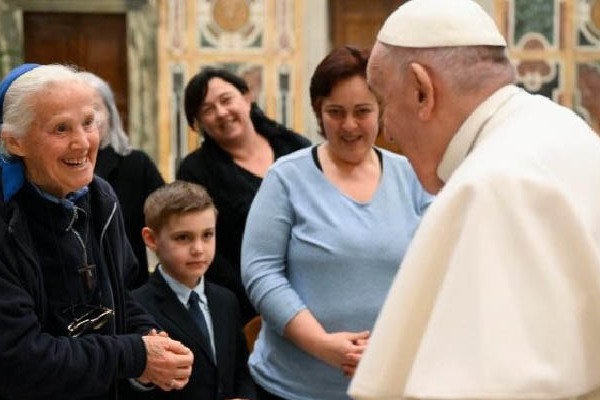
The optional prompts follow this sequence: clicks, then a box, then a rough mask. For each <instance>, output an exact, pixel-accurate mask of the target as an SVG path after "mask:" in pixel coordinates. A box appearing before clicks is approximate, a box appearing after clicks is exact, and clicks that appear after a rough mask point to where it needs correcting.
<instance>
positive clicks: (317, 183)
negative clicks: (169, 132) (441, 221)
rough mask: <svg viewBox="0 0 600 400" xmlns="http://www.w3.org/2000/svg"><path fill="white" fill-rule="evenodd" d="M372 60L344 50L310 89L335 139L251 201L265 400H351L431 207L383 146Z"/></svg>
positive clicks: (258, 364)
mask: <svg viewBox="0 0 600 400" xmlns="http://www.w3.org/2000/svg"><path fill="white" fill-rule="evenodd" d="M367 60H368V52H366V51H359V50H356V49H354V48H351V47H344V48H340V49H337V50H334V51H333V52H332V53H330V54H329V55H328V56H327V57H326V58H325V59H324V60H323V61H322V62H321V64H319V66H318V67H317V69H316V71H315V73H314V75H313V77H312V80H311V88H310V94H311V101H312V106H313V109H314V111H315V114H316V116H317V119H318V120H319V123H320V126H321V130H322V134H323V135H324V136H325V138H326V141H325V142H324V143H323V144H321V145H319V146H315V147H312V148H308V149H303V150H299V151H297V152H295V153H293V154H291V155H288V156H286V157H283V158H281V159H280V160H279V161H278V162H276V163H275V164H274V165H273V166H272V168H271V169H270V170H269V171H268V173H267V175H266V177H265V179H264V181H263V183H262V185H261V187H260V189H259V191H258V193H257V195H256V198H255V199H254V202H253V203H252V207H251V209H250V213H249V216H248V222H247V225H246V231H245V235H244V240H243V244H242V280H243V282H244V285H245V287H246V291H247V292H248V295H249V298H250V300H251V301H252V303H253V305H254V306H255V307H256V309H257V310H258V312H259V313H260V314H261V315H262V318H263V325H262V328H261V332H260V334H259V336H258V339H257V341H256V343H255V347H254V351H253V352H252V354H251V356H250V361H249V364H250V370H251V373H252V375H253V377H254V379H255V380H256V382H257V383H258V385H259V400H269V399H285V400H314V399H328V400H337V399H344V400H345V399H348V396H347V395H346V389H347V386H348V383H349V378H348V376H349V375H351V374H352V373H353V371H354V368H355V366H356V364H357V363H358V361H359V360H360V356H361V354H362V351H363V350H364V348H365V347H366V345H367V343H368V337H369V331H370V330H371V329H372V327H373V324H374V322H375V319H376V317H377V313H378V312H379V309H380V307H381V306H382V304H383V301H384V299H385V297H386V294H387V291H388V289H389V287H390V285H391V283H392V279H393V277H394V276H395V274H396V272H397V271H398V266H399V265H400V262H401V261H402V258H403V256H404V253H405V251H406V249H407V247H408V243H409V242H410V240H411V238H412V236H413V233H414V231H415V229H416V227H417V225H418V224H419V221H420V219H421V216H422V214H423V212H424V210H425V209H426V208H427V206H428V205H429V203H430V201H431V199H432V198H431V196H429V195H428V194H427V193H426V192H425V191H424V190H423V188H422V187H421V185H420V184H419V182H418V180H417V177H416V175H415V173H414V171H413V170H412V168H411V167H410V164H409V163H408V161H407V160H406V158H404V157H402V156H399V155H396V154H393V153H390V152H387V151H385V150H380V149H377V148H375V147H373V145H374V142H375V138H376V136H377V134H378V131H379V127H378V116H379V106H378V104H377V101H376V99H375V97H374V96H373V94H372V93H371V92H370V91H369V89H368V86H367V83H366V65H367Z"/></svg>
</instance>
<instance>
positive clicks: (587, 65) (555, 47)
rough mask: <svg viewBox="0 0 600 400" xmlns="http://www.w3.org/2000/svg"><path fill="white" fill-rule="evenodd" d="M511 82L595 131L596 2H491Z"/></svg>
mask: <svg viewBox="0 0 600 400" xmlns="http://www.w3.org/2000/svg"><path fill="white" fill-rule="evenodd" d="M494 10H495V18H496V22H497V23H498V26H499V27H500V29H501V30H502V31H503V33H504V34H505V36H506V37H507V38H508V43H509V53H510V56H511V58H512V59H513V60H514V63H515V66H516V68H517V83H518V85H519V86H521V87H523V88H525V89H526V90H527V91H529V92H531V93H537V94H541V95H544V96H546V97H549V98H551V99H552V100H554V101H556V102H559V103H561V104H563V105H565V106H568V107H571V108H572V109H573V110H574V111H576V112H577V113H578V114H579V115H581V116H582V117H583V118H585V119H586V121H588V123H589V124H590V125H591V126H593V127H594V129H595V130H596V131H597V132H600V0H495V4H494Z"/></svg>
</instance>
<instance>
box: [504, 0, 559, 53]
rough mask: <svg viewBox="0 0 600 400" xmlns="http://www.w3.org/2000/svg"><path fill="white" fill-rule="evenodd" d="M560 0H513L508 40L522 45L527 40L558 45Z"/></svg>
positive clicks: (513, 43)
mask: <svg viewBox="0 0 600 400" xmlns="http://www.w3.org/2000/svg"><path fill="white" fill-rule="evenodd" d="M559 13H560V0H514V1H513V2H512V7H511V15H510V19H509V36H510V38H509V42H510V44H511V46H512V47H522V46H523V45H524V44H525V43H527V41H528V40H531V39H534V40H537V41H541V42H543V43H544V45H545V47H548V48H553V47H557V46H558V38H559V28H560V16H559Z"/></svg>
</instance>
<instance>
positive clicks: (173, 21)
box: [167, 0, 187, 52]
mask: <svg viewBox="0 0 600 400" xmlns="http://www.w3.org/2000/svg"><path fill="white" fill-rule="evenodd" d="M186 14H187V9H186V0H169V1H168V2H167V15H168V20H167V27H168V32H169V33H168V36H169V48H170V49H171V50H173V51H175V52H182V51H184V50H185V45H186V43H185V32H186V23H185V16H186Z"/></svg>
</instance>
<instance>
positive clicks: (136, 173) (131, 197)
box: [79, 72, 165, 289]
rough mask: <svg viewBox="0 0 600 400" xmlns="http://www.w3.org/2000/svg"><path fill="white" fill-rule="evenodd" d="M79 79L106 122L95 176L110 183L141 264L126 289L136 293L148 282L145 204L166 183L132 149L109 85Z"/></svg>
mask: <svg viewBox="0 0 600 400" xmlns="http://www.w3.org/2000/svg"><path fill="white" fill-rule="evenodd" d="M79 76H80V77H81V78H83V80H85V81H86V82H87V83H88V84H90V85H91V86H93V87H94V89H96V92H97V94H98V98H97V103H98V104H97V106H98V107H99V111H100V112H101V113H100V114H102V116H103V121H101V124H100V150H99V151H98V158H97V159H96V168H95V170H94V173H95V174H96V175H98V176H100V177H102V178H104V179H106V180H107V181H108V183H110V185H111V186H112V188H113V189H114V191H115V193H116V194H117V197H118V198H119V202H120V203H121V208H122V209H123V218H124V219H125V231H126V232H127V238H128V239H129V243H131V247H132V248H133V252H134V253H135V256H136V258H137V260H138V263H139V268H137V270H134V271H133V274H132V275H131V276H128V277H127V288H128V289H135V288H138V287H140V286H141V285H143V284H144V283H146V281H147V280H148V260H147V258H146V245H145V244H144V241H143V240H142V228H143V227H144V225H145V224H144V201H146V197H148V195H149V194H150V193H152V192H154V190H156V189H157V188H159V187H160V186H162V185H164V184H165V181H164V180H163V178H162V176H161V175H160V172H158V169H157V168H156V166H155V165H154V162H152V160H151V159H150V157H148V155H147V154H146V153H144V152H143V151H140V150H134V149H132V148H131V144H130V143H129V138H128V137H127V135H126V134H125V131H124V130H123V125H122V123H121V117H120V116H119V111H118V110H117V106H116V104H115V97H114V95H113V92H112V90H111V89H110V86H109V85H108V83H107V82H106V81H104V80H103V79H101V78H100V77H98V76H97V75H94V74H92V73H90V72H80V73H79Z"/></svg>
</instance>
